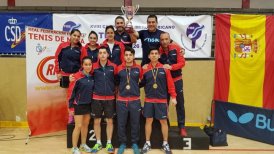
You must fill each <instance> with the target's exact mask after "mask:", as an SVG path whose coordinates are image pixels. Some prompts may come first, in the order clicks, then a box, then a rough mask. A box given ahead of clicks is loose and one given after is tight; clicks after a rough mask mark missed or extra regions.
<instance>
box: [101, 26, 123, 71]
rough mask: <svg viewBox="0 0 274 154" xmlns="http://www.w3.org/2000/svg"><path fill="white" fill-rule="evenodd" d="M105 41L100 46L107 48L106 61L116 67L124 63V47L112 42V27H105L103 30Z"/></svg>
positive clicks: (119, 43) (121, 44)
mask: <svg viewBox="0 0 274 154" xmlns="http://www.w3.org/2000/svg"><path fill="white" fill-rule="evenodd" d="M105 33H106V40H104V42H103V43H102V44H101V46H104V47H105V48H107V52H108V55H109V57H108V59H109V60H110V61H111V62H112V63H114V64H116V65H117V66H118V65H120V64H122V63H123V62H124V52H125V46H124V44H123V43H122V42H118V41H115V40H114V35H115V34H114V27H113V26H107V27H106V29H105Z"/></svg>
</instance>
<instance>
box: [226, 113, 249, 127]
mask: <svg viewBox="0 0 274 154" xmlns="http://www.w3.org/2000/svg"><path fill="white" fill-rule="evenodd" d="M227 115H228V117H229V119H230V120H231V121H233V122H235V123H240V124H246V123H249V122H250V121H251V120H252V119H253V118H254V114H253V113H251V112H248V113H245V114H243V115H241V116H240V117H239V118H238V117H237V116H236V114H235V113H234V112H232V111H231V110H228V111H227Z"/></svg>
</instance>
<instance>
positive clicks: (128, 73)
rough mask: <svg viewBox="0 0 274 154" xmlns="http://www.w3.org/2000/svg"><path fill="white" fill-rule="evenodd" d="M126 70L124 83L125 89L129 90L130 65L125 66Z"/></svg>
mask: <svg viewBox="0 0 274 154" xmlns="http://www.w3.org/2000/svg"><path fill="white" fill-rule="evenodd" d="M126 72H127V85H126V89H127V90H129V89H130V85H129V82H130V67H128V68H126Z"/></svg>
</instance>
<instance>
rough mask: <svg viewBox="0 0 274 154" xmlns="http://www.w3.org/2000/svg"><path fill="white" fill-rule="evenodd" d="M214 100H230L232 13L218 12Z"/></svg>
mask: <svg viewBox="0 0 274 154" xmlns="http://www.w3.org/2000/svg"><path fill="white" fill-rule="evenodd" d="M215 18H216V39H215V40H216V41H215V83H214V100H221V101H225V102H226V101H228V91H229V65H230V15H228V14H217V15H216V16H215Z"/></svg>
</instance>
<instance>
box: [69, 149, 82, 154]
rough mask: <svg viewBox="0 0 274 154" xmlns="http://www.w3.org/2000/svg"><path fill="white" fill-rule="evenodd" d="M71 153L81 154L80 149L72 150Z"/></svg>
mask: <svg viewBox="0 0 274 154" xmlns="http://www.w3.org/2000/svg"><path fill="white" fill-rule="evenodd" d="M71 151H72V154H81V152H80V150H79V149H78V148H72V149H71Z"/></svg>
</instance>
